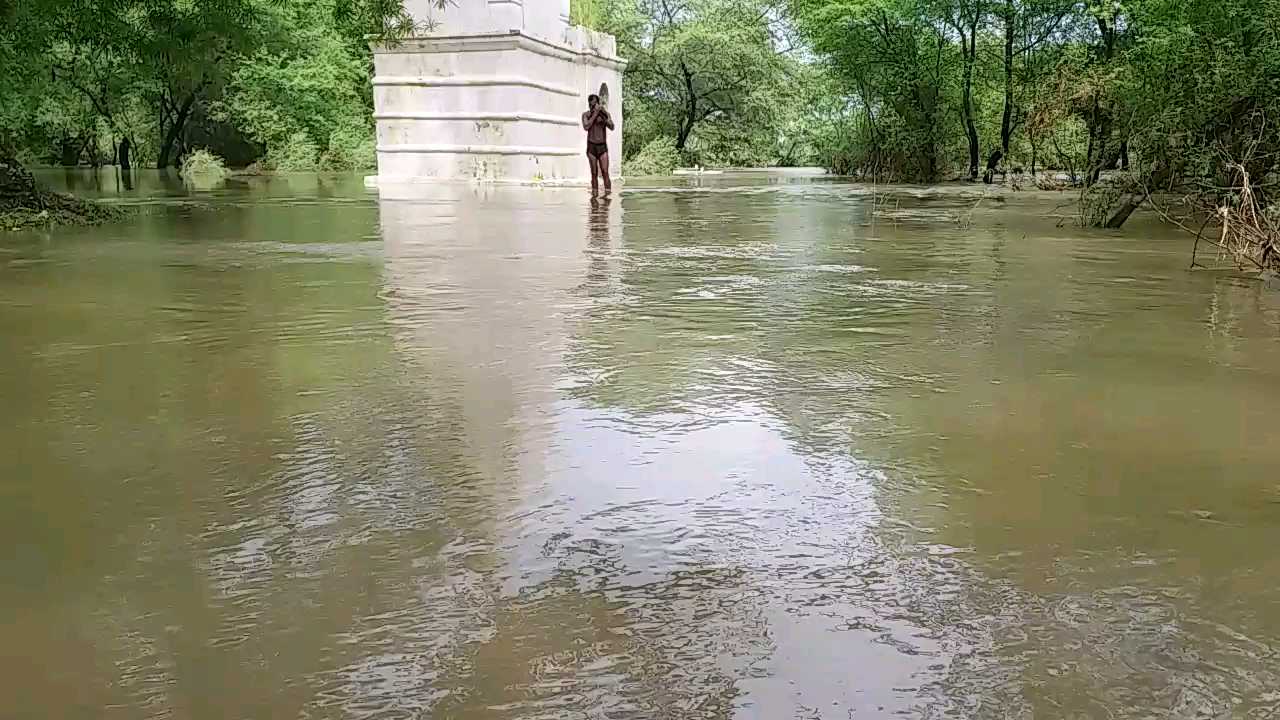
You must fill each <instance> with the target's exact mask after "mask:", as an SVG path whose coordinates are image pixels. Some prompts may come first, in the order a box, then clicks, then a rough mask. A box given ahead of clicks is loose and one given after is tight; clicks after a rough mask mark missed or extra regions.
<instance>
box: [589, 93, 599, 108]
mask: <svg viewBox="0 0 1280 720" xmlns="http://www.w3.org/2000/svg"><path fill="white" fill-rule="evenodd" d="M599 104H600V96H599V95H588V96H587V107H588V108H590V109H592V110H595V109H596V106H597V105H599Z"/></svg>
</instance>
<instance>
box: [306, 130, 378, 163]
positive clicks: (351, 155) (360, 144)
mask: <svg viewBox="0 0 1280 720" xmlns="http://www.w3.org/2000/svg"><path fill="white" fill-rule="evenodd" d="M376 147H377V142H376V140H375V139H374V132H373V128H371V127H369V126H367V125H356V124H344V125H342V126H340V127H338V129H336V130H334V131H333V133H332V134H331V135H329V148H328V149H327V150H325V152H324V155H323V156H322V157H321V158H320V167H321V168H322V169H325V170H372V169H374V168H376V167H377V166H378V154H377V151H376Z"/></svg>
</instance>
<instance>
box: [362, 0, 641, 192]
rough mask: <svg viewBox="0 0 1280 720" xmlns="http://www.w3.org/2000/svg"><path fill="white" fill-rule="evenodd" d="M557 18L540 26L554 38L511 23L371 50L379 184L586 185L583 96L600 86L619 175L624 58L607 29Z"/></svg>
mask: <svg viewBox="0 0 1280 720" xmlns="http://www.w3.org/2000/svg"><path fill="white" fill-rule="evenodd" d="M467 4H468V5H470V4H471V3H467ZM446 12H447V11H446ZM485 18H487V20H486V22H494V21H495V20H494V18H493V16H485ZM462 20H466V21H467V23H465V24H470V25H471V26H473V27H474V26H476V25H477V24H480V25H483V23H480V22H479V21H478V20H476V19H475V18H469V17H466V18H462ZM554 20H555V22H554V23H552V24H551V26H550V27H551V30H548V29H547V28H542V30H543V31H544V32H547V33H550V32H553V31H554V29H555V28H556V27H560V28H561V33H560V37H559V38H558V39H557V40H550V39H547V38H545V37H539V36H535V35H531V34H528V33H526V31H524V30H522V29H512V30H508V31H506V32H493V31H486V32H476V33H468V34H454V35H438V36H431V37H419V38H412V39H408V40H403V41H400V42H398V43H396V44H395V45H392V46H381V47H375V48H374V65H375V77H374V80H373V93H374V112H375V114H374V117H375V119H376V121H377V133H378V148H377V150H378V176H377V181H376V185H377V186H379V187H381V186H385V185H387V184H389V183H414V182H424V181H439V180H454V181H457V180H463V181H472V182H503V183H557V184H559V183H568V184H585V183H587V182H589V180H590V170H589V166H588V164H587V157H586V133H585V132H584V131H583V129H582V125H581V114H582V112H584V111H585V110H586V108H587V96H588V95H591V94H593V93H600V92H601V89H602V87H603V88H606V89H607V95H608V96H609V98H610V99H609V101H608V109H609V111H610V113H611V114H612V116H613V118H614V122H615V125H616V129H615V130H614V131H613V132H611V133H609V136H610V137H609V149H610V166H611V172H612V173H613V174H614V175H615V177H616V176H618V175H620V174H621V165H622V120H623V118H622V108H621V104H622V103H621V97H622V69H623V67H624V65H625V63H624V62H623V61H622V60H620V59H619V58H618V57H616V52H615V43H614V39H613V37H612V36H609V35H605V34H602V33H595V32H592V31H590V30H586V29H585V28H582V27H570V26H568V25H567V23H565V22H563V18H562V17H560V16H558V15H557V16H556V17H555V18H554ZM499 21H500V20H499ZM459 22H461V21H459ZM456 24H458V23H455V25H456ZM543 24H544V25H545V24H546V23H543ZM445 29H448V28H445Z"/></svg>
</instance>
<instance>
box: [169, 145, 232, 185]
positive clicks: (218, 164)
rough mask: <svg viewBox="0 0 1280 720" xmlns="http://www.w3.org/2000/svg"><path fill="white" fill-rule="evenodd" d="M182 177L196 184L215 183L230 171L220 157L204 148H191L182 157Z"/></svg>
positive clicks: (225, 176) (224, 177) (223, 178)
mask: <svg viewBox="0 0 1280 720" xmlns="http://www.w3.org/2000/svg"><path fill="white" fill-rule="evenodd" d="M181 174H182V179H183V180H186V181H187V182H188V183H191V184H192V185H196V186H198V187H199V186H210V185H215V184H217V183H219V182H221V181H223V180H225V179H226V178H227V176H228V175H230V174H231V171H230V170H228V169H227V164H226V163H225V162H223V160H222V158H220V157H218V156H217V155H214V154H213V153H211V152H209V151H208V150H206V149H204V148H200V149H197V150H192V151H191V152H189V153H187V156H186V157H184V158H183V159H182V170H181Z"/></svg>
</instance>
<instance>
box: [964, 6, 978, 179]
mask: <svg viewBox="0 0 1280 720" xmlns="http://www.w3.org/2000/svg"><path fill="white" fill-rule="evenodd" d="M970 30H972V33H971V34H970V35H969V39H967V40H966V39H965V38H964V36H963V35H961V38H960V39H961V41H962V42H963V43H964V45H965V49H964V132H965V135H966V136H968V138H969V180H971V181H974V180H977V179H978V166H979V164H980V163H981V162H982V158H981V151H980V149H979V147H978V126H977V125H976V124H975V123H974V121H973V66H974V60H975V57H976V55H977V54H978V32H977V29H976V28H970Z"/></svg>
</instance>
